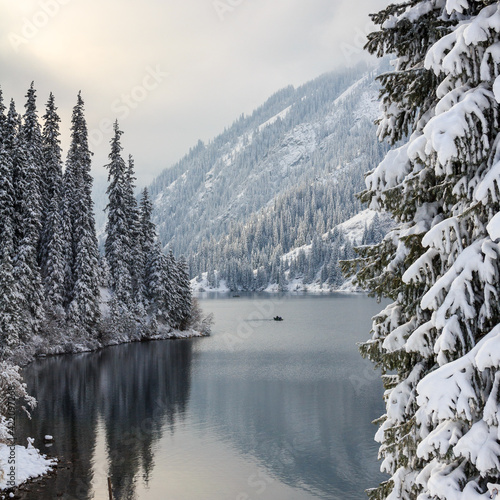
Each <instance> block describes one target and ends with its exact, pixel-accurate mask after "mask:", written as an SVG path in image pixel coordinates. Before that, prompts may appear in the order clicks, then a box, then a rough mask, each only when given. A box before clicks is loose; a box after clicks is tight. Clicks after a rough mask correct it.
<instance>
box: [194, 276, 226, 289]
mask: <svg viewBox="0 0 500 500" xmlns="http://www.w3.org/2000/svg"><path fill="white" fill-rule="evenodd" d="M191 290H192V291H193V292H222V293H226V292H229V291H230V290H229V287H228V286H227V284H226V281H225V280H220V282H219V286H218V287H211V286H210V285H209V284H208V273H203V274H202V276H201V281H199V280H198V279H197V278H193V279H192V280H191Z"/></svg>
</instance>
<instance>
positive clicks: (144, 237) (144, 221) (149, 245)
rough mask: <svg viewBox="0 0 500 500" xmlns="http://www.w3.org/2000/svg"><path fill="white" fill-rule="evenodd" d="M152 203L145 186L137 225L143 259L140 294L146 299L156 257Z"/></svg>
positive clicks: (148, 295)
mask: <svg viewBox="0 0 500 500" xmlns="http://www.w3.org/2000/svg"><path fill="white" fill-rule="evenodd" d="M152 214H153V204H152V203H151V200H150V198H149V192H148V189H147V188H144V190H143V192H142V197H141V201H140V204H139V225H140V243H141V248H142V252H141V253H142V260H143V266H144V268H143V269H144V271H143V274H142V275H143V279H142V295H143V296H144V297H146V299H149V298H151V296H152V292H151V286H152V285H151V283H152V276H151V269H152V262H153V259H154V258H155V257H156V253H157V252H156V250H155V241H156V228H155V225H154V223H153V222H152V220H151V219H152Z"/></svg>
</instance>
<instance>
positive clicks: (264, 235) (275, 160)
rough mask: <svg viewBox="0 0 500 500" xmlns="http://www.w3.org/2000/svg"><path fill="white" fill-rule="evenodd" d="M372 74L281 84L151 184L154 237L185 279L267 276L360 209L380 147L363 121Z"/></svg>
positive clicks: (371, 111)
mask: <svg viewBox="0 0 500 500" xmlns="http://www.w3.org/2000/svg"><path fill="white" fill-rule="evenodd" d="M379 72H380V68H377V69H373V68H368V67H366V66H360V67H357V68H355V69H350V70H345V71H343V72H340V73H331V74H327V75H323V76H321V77H319V78H317V79H315V80H313V81H312V82H309V83H307V84H305V85H303V86H301V87H299V88H297V89H294V88H293V87H287V88H285V89H283V90H281V91H279V92H277V93H276V94H275V95H273V96H272V97H271V98H270V99H269V100H268V101H267V102H266V103H265V104H264V105H263V106H261V107H260V108H259V109H257V110H256V111H255V112H254V113H253V114H252V115H251V116H249V117H244V116H242V117H240V119H239V120H237V121H236V122H235V123H234V124H233V125H232V126H231V127H230V128H229V129H227V130H225V131H224V133H223V134H221V135H220V136H218V137H217V138H215V139H214V141H213V142H211V143H210V144H208V145H205V144H203V143H201V142H199V143H198V145H197V146H196V147H195V148H193V149H192V150H191V151H190V152H189V154H188V155H186V157H184V158H183V159H182V160H181V161H180V162H178V163H177V164H176V165H174V166H173V167H172V168H170V169H167V170H165V171H164V172H163V173H162V174H161V175H160V176H159V177H158V178H157V179H156V180H155V182H154V183H153V185H152V186H151V193H152V196H153V199H154V200H155V222H156V224H157V227H158V229H159V233H160V234H159V235H160V238H161V239H162V241H163V243H164V244H166V245H168V246H170V247H171V248H173V250H174V252H175V253H177V254H181V253H184V254H185V255H187V256H188V258H189V262H190V268H191V273H192V274H193V275H196V274H201V273H203V272H214V271H215V270H218V271H219V274H220V276H221V277H224V278H225V279H227V281H228V282H229V284H230V286H231V287H232V288H240V289H247V288H262V287H263V286H264V281H267V282H269V281H271V282H272V281H273V280H275V279H276V276H277V275H278V274H279V270H278V269H276V265H279V264H277V263H278V261H279V260H280V259H281V256H282V255H283V254H284V253H287V252H289V251H290V250H292V249H293V248H295V247H299V246H302V245H305V244H308V243H311V241H312V240H313V238H314V237H315V235H322V234H324V233H326V232H328V231H330V230H333V228H334V227H335V226H336V225H338V224H339V223H341V222H343V221H345V220H347V219H349V218H350V217H352V216H353V215H354V214H356V213H357V212H358V211H360V209H361V206H360V204H359V202H358V201H357V199H356V198H355V193H356V192H358V191H359V190H361V189H362V187H363V176H364V173H365V172H366V171H367V170H369V169H370V168H371V167H373V166H374V165H375V164H376V163H378V161H379V160H380V159H381V158H382V156H383V154H384V153H385V151H386V149H387V148H386V147H385V146H383V145H381V144H379V143H378V141H377V139H376V136H375V127H374V126H373V119H374V118H375V117H376V115H377V111H378V103H377V96H378V85H377V84H376V82H375V81H374V78H375V76H376V75H377V74H378V73H379ZM273 263H274V266H275V269H274V270H273V268H272V267H273ZM316 264H317V263H315V265H316ZM259 268H262V270H261V275H260V281H259V284H256V283H255V282H254V281H255V280H254V278H255V276H256V273H257V271H258V270H259ZM282 272H283V271H282ZM252 274H253V277H252Z"/></svg>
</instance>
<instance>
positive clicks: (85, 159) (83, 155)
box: [64, 93, 100, 336]
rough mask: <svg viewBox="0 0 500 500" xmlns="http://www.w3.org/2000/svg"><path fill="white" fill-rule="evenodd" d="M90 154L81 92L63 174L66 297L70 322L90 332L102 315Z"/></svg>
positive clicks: (77, 327) (81, 329)
mask: <svg viewBox="0 0 500 500" xmlns="http://www.w3.org/2000/svg"><path fill="white" fill-rule="evenodd" d="M91 155H92V153H91V152H90V151H89V147H88V131H87V123H86V121H85V116H84V103H83V99H82V96H81V93H79V94H78V98H77V103H76V105H75V107H74V108H73V115H72V118H71V143H70V147H69V151H68V157H67V160H66V171H65V173H64V231H66V234H70V235H71V241H69V242H68V245H67V246H66V249H65V253H66V259H67V270H66V287H65V289H66V300H65V303H66V304H67V308H68V309H67V315H68V319H69V322H70V325H71V326H73V327H74V328H75V329H76V330H78V332H79V333H81V334H84V335H87V336H89V335H91V334H92V330H93V328H94V327H95V325H96V324H97V322H98V320H99V318H100V310H99V300H100V292H99V251H98V244H97V236H96V232H95V221H94V214H93V206H94V204H93V201H92V176H91V175H90V168H91Z"/></svg>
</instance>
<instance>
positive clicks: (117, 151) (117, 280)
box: [104, 121, 133, 314]
mask: <svg viewBox="0 0 500 500" xmlns="http://www.w3.org/2000/svg"><path fill="white" fill-rule="evenodd" d="M122 134H123V132H122V131H121V130H120V129H119V127H118V122H117V121H116V122H115V124H114V136H113V138H112V139H111V152H110V154H109V160H110V161H109V163H108V165H106V168H107V169H108V172H109V173H108V182H109V186H108V190H107V194H108V198H109V202H108V205H107V207H106V210H107V212H108V222H107V224H106V242H105V244H104V249H105V256H106V260H107V262H108V265H109V271H110V277H111V290H112V292H113V296H114V299H115V300H116V302H117V312H118V314H123V312H124V311H127V312H129V313H130V311H131V308H132V303H133V294H132V276H131V273H130V268H131V261H132V255H131V250H132V244H131V233H130V218H129V217H130V211H129V208H130V194H129V189H128V186H127V184H128V170H127V165H126V164H125V161H124V160H123V158H122V156H121V151H122V149H123V148H122V146H121V143H120V137H121V135H122Z"/></svg>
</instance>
